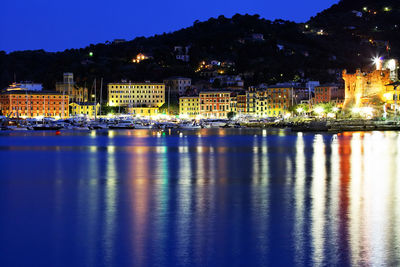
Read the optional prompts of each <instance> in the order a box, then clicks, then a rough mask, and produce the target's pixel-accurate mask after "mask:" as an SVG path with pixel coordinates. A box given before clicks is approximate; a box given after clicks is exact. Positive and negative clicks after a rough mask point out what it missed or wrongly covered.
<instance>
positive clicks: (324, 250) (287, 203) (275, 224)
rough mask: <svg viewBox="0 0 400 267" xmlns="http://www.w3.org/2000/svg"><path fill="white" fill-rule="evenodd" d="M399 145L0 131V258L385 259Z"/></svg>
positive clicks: (322, 137) (237, 262)
mask: <svg viewBox="0 0 400 267" xmlns="http://www.w3.org/2000/svg"><path fill="white" fill-rule="evenodd" d="M399 148H400V135H399V134H398V133H395V132H386V133H382V132H367V133H345V134H338V135H330V134H301V133H299V134H291V133H288V132H287V131H282V130H279V131H267V130H225V129H218V130H205V129H201V130H199V131H194V132H190V131H187V132H185V131H183V132H172V131H171V132H166V133H165V134H163V133H162V132H159V133H157V132H153V131H147V130H143V131H142V130H140V131H109V132H107V131H105V132H102V131H99V132H93V131H92V132H88V133H81V134H75V133H63V135H62V136H57V137H56V136H53V135H52V133H50V132H49V133H41V134H32V135H29V134H24V133H21V134H15V133H12V135H11V134H1V135H0V162H1V163H0V167H1V177H0V200H1V201H0V236H2V237H3V241H2V242H0V251H1V252H2V253H0V264H1V266H8V265H10V264H11V263H12V265H26V264H27V263H30V262H32V261H33V262H37V263H38V264H39V265H54V266H55V265H57V266H117V265H135V266H151V265H153V266H168V265H170V266H172V265H173V266H193V265H197V266H206V265H215V266H222V265H233V266H243V265H247V266H265V265H296V266H302V265H315V266H325V265H341V266H350V265H352V266H360V265H361V266H363V265H367V266H370V265H371V266H384V265H385V266H396V265H399V264H400V181H399V179H400V168H399V167H398V163H399V162H400V154H399V152H398V151H399ZM27 222H29V223H27ZM38 244H40V245H38ZM22 255H23V256H22Z"/></svg>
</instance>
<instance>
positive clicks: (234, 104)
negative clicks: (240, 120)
mask: <svg viewBox="0 0 400 267" xmlns="http://www.w3.org/2000/svg"><path fill="white" fill-rule="evenodd" d="M230 105H231V111H232V112H235V113H237V94H236V93H232V94H231V99H230Z"/></svg>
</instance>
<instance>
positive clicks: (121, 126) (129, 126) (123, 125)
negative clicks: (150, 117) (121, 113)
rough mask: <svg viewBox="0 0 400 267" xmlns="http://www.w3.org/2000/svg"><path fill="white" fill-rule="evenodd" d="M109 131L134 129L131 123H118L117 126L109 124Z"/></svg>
mask: <svg viewBox="0 0 400 267" xmlns="http://www.w3.org/2000/svg"><path fill="white" fill-rule="evenodd" d="M108 128H110V129H115V130H118V129H121V130H122V129H135V125H134V123H133V122H132V121H119V122H118V123H117V124H111V125H109V126H108Z"/></svg>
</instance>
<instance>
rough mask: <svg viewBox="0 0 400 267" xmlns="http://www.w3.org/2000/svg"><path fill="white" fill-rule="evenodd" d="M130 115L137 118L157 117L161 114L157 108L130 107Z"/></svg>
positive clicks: (128, 110) (128, 109)
mask: <svg viewBox="0 0 400 267" xmlns="http://www.w3.org/2000/svg"><path fill="white" fill-rule="evenodd" d="M127 112H128V114H132V115H136V116H145V117H149V116H156V115H158V114H159V110H158V108H157V107H128V108H127Z"/></svg>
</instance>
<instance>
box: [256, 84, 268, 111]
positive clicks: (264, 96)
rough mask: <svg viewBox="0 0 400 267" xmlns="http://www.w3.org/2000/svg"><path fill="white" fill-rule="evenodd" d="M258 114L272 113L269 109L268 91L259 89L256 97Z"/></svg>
mask: <svg viewBox="0 0 400 267" xmlns="http://www.w3.org/2000/svg"><path fill="white" fill-rule="evenodd" d="M256 115H257V116H268V115H271V110H270V109H269V94H268V91H266V90H263V91H257V98H256Z"/></svg>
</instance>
